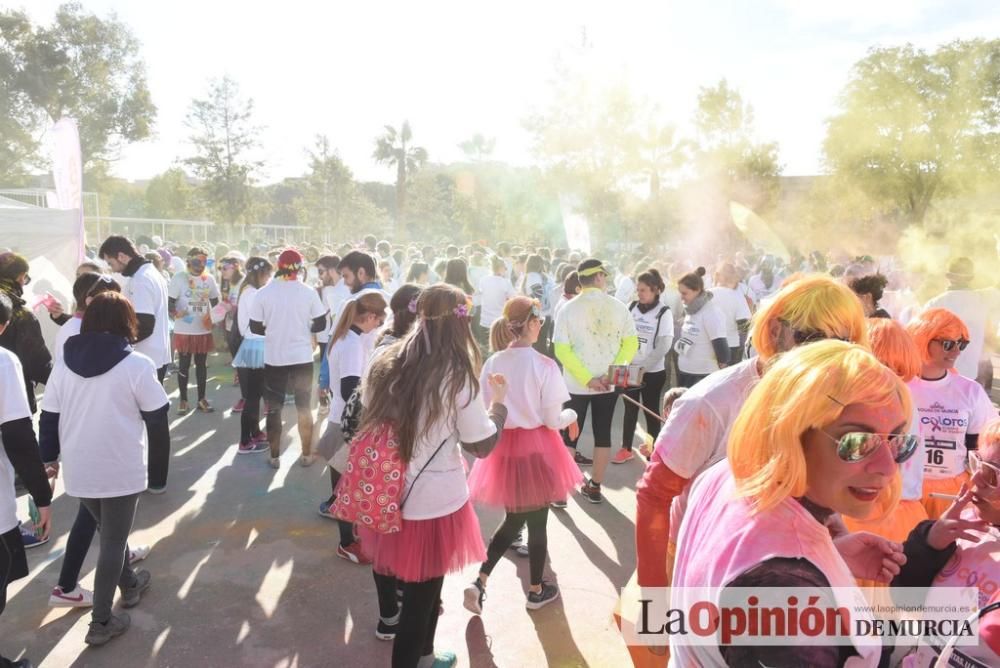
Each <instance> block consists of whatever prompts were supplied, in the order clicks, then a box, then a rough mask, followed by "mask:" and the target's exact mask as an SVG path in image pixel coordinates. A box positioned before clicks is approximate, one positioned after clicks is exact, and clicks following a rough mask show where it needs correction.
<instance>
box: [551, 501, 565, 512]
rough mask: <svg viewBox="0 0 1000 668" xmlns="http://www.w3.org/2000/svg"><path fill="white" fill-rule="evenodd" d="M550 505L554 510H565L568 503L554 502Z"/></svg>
mask: <svg viewBox="0 0 1000 668" xmlns="http://www.w3.org/2000/svg"><path fill="white" fill-rule="evenodd" d="M549 505H550V506H552V507H553V508H555V509H556V510H565V509H566V501H553V502H552V503H550V504H549Z"/></svg>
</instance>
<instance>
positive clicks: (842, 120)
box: [823, 40, 1000, 223]
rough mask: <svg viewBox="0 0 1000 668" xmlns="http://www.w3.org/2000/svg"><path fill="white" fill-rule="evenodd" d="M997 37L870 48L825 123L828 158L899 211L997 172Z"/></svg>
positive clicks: (918, 215)
mask: <svg viewBox="0 0 1000 668" xmlns="http://www.w3.org/2000/svg"><path fill="white" fill-rule="evenodd" d="M998 149H1000V40H992V41H984V40H972V41H961V40H959V41H955V42H952V43H950V44H947V45H945V46H942V47H941V48H939V49H938V50H937V51H935V52H933V53H928V52H926V51H924V50H922V49H917V48H914V47H913V46H911V45H906V46H901V47H892V48H879V49H872V50H871V51H869V53H868V55H867V56H865V58H863V59H862V60H861V61H859V62H858V63H857V64H855V66H854V69H853V70H852V73H851V79H850V81H849V82H848V84H847V86H846V87H845V88H844V90H843V92H842V93H841V95H840V113H838V114H837V115H836V116H834V117H833V118H831V119H830V120H829V122H828V124H827V136H826V140H825V141H824V144H823V151H824V155H825V161H826V166H827V167H828V168H829V169H830V171H831V172H833V174H834V175H836V176H838V177H841V178H843V179H844V180H845V182H846V183H848V184H850V185H851V186H853V187H857V188H859V189H861V190H862V191H864V192H865V193H866V194H868V195H869V196H871V197H872V198H874V199H875V200H877V201H880V202H888V203H891V204H893V205H895V207H896V208H897V210H898V211H899V212H900V213H901V214H902V215H903V217H904V218H905V219H906V220H908V221H910V222H915V223H921V222H923V220H924V218H925V216H926V215H927V212H928V208H929V207H930V206H931V204H932V202H933V201H934V200H935V199H939V198H942V197H946V196H948V195H953V194H956V193H961V192H968V191H973V190H975V189H976V188H977V187H978V186H980V185H981V184H982V183H984V182H985V181H986V180H988V179H995V178H996V177H997V175H998V172H1000V150H998Z"/></svg>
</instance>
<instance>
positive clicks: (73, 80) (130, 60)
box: [0, 3, 156, 176]
mask: <svg viewBox="0 0 1000 668" xmlns="http://www.w3.org/2000/svg"><path fill="white" fill-rule="evenodd" d="M63 117H72V118H75V119H76V120H77V123H78V125H79V129H80V145H81V151H82V155H83V161H84V168H85V169H86V170H87V171H88V173H91V174H103V173H104V172H105V171H106V169H107V163H109V162H111V161H114V160H115V159H117V157H118V155H119V153H120V150H121V147H122V145H123V144H126V143H130V142H135V141H140V140H142V139H145V138H147V137H148V136H149V135H150V131H151V128H152V125H153V121H154V120H155V118H156V106H155V105H154V104H153V102H152V99H151V97H150V93H149V89H148V88H147V86H146V66H145V63H144V62H143V60H142V58H141V57H140V55H139V42H138V40H136V38H135V37H134V36H133V35H132V33H131V31H130V30H129V28H128V27H127V26H126V25H125V24H123V23H121V22H119V21H118V20H117V19H116V17H115V15H114V14H112V15H110V16H109V17H107V18H104V19H102V18H99V17H98V16H96V15H94V14H89V13H85V12H84V10H83V8H82V7H81V6H80V4H78V3H69V4H65V5H62V6H60V7H59V9H58V10H57V11H56V16H55V21H54V22H53V24H52V25H51V26H35V25H32V23H31V21H30V20H29V18H28V17H27V15H26V14H25V13H23V12H18V11H7V12H3V13H0V176H5V175H6V176H9V175H12V174H14V175H16V174H18V173H24V172H26V171H27V170H29V169H31V168H32V167H38V166H41V165H44V164H46V163H47V160H44V159H43V158H42V157H41V156H39V155H38V153H37V150H38V138H39V136H40V134H41V133H42V132H44V131H45V129H47V127H48V126H49V125H51V124H52V123H54V122H56V121H58V120H59V119H61V118H63Z"/></svg>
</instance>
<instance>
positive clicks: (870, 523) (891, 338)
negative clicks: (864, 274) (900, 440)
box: [844, 318, 927, 543]
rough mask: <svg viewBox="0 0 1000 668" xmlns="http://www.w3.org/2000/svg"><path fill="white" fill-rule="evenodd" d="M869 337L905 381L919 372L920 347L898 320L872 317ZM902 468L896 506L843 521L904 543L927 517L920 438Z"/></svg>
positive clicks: (915, 428)
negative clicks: (924, 501)
mask: <svg viewBox="0 0 1000 668" xmlns="http://www.w3.org/2000/svg"><path fill="white" fill-rule="evenodd" d="M868 338H869V340H870V341H871V349H872V353H874V354H875V357H876V358H877V359H878V361H879V362H881V363H882V364H884V365H885V366H887V367H889V368H890V369H892V371H894V372H895V374H896V375H897V376H899V378H900V379H901V380H902V381H903V382H904V383H909V382H910V381H912V380H913V379H914V378H916V377H917V376H919V375H920V369H921V367H922V366H923V365H922V363H921V359H920V351H919V350H917V345H916V344H915V343H914V342H913V337H911V336H910V334H909V333H908V332H907V331H906V329H905V328H904V327H903V326H902V325H900V324H899V323H898V322H896V321H895V320H890V319H888V318H869V320H868ZM918 420H919V418H918V417H917V416H916V414H915V413H914V415H913V416H912V418H911V422H910V427H909V430H908V431H909V433H911V434H913V435H915V436H919V435H920V434H919V431H920V430H919V427H918V426H917V422H918ZM899 468H900V474H901V475H902V481H903V488H902V495H901V497H900V500H899V504H898V505H897V506H896V507H895V509H893V508H891V507H889V506H880V507H877V508H875V509H874V510H873V511H872V513H871V515H869V516H868V517H866V518H864V519H855V518H852V517H845V518H844V524H846V525H847V528H848V529H850V530H851V531H870V532H871V533H874V534H878V535H879V536H882V537H883V538H888V539H889V540H893V541H896V542H898V543H902V542H903V541H905V540H906V537H907V536H908V535H910V531H911V530H912V529H913V527H915V526H917V524H919V523H920V522H922V521H923V520H926V519H927V510H926V509H925V508H924V506H923V503H921V499H922V497H923V483H924V448H923V443H922V442H920V441H918V443H917V450H916V452H914V454H913V456H912V457H910V458H909V459H907V460H906V461H905V462H904V463H903V464H902V465H900V467H899Z"/></svg>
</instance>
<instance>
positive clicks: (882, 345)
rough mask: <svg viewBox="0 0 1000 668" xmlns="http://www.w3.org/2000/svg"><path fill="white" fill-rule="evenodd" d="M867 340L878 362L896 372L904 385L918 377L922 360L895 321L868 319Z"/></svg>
mask: <svg viewBox="0 0 1000 668" xmlns="http://www.w3.org/2000/svg"><path fill="white" fill-rule="evenodd" d="M868 338H869V340H870V341H871V348H872V352H873V353H875V357H877V358H878V361H879V362H881V363H882V364H884V365H886V366H887V367H889V368H890V369H892V370H893V371H895V372H896V375H897V376H899V377H900V378H902V379H903V382H904V383H908V382H910V381H911V380H912V379H913V378H916V377H917V376H919V375H920V368H921V366H922V365H923V359H922V358H921V356H920V351H919V350H918V349H917V344H916V343H914V342H913V337H912V336H910V334H909V332H907V331H906V329H905V328H904V327H903V326H902V325H900V324H899V323H898V322H896V321H895V320H891V319H889V318H869V319H868Z"/></svg>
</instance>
